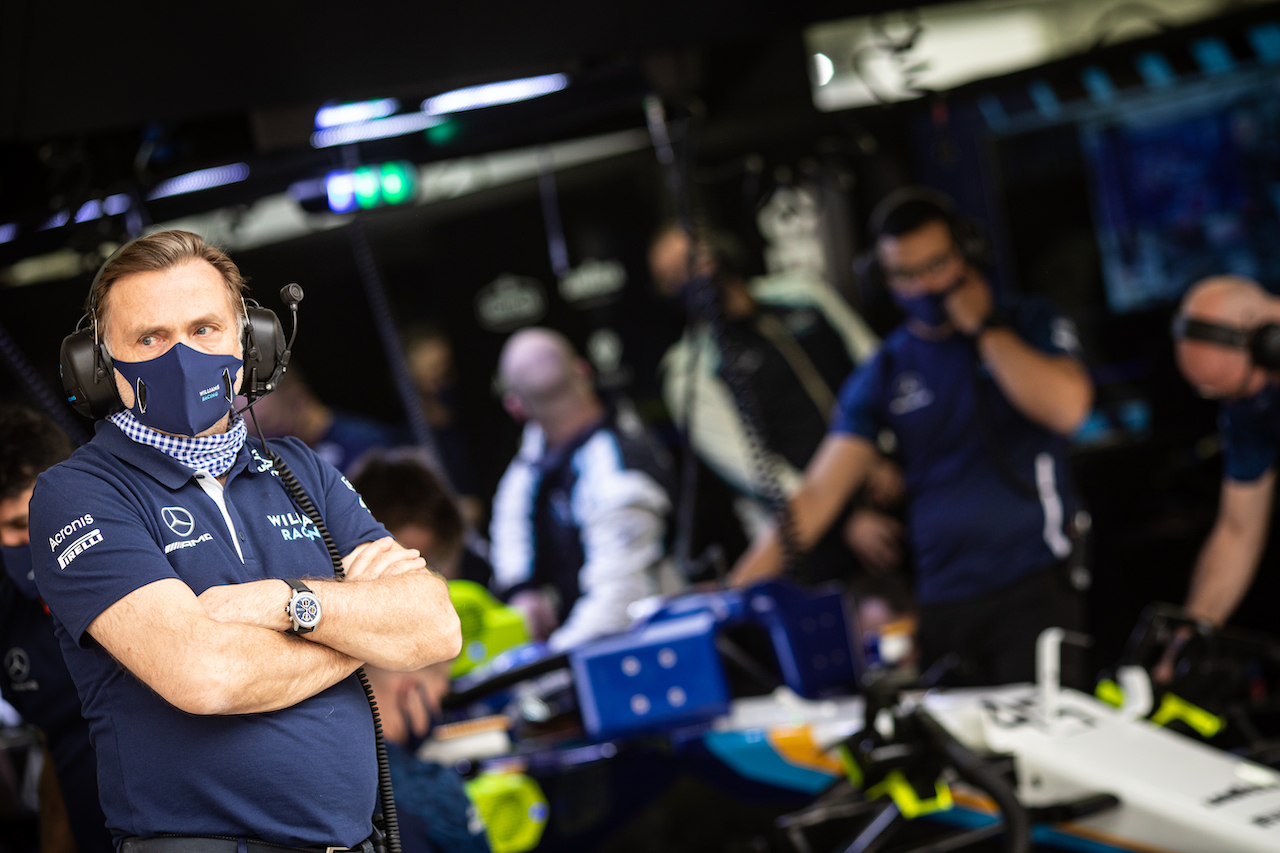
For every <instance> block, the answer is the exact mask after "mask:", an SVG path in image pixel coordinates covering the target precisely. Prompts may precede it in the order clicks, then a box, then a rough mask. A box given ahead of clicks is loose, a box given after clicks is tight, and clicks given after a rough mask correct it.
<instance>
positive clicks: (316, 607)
mask: <svg viewBox="0 0 1280 853" xmlns="http://www.w3.org/2000/svg"><path fill="white" fill-rule="evenodd" d="M291 603H292V605H293V619H294V621H295V622H297V623H298V625H299V626H300V627H303V628H312V627H315V624H316V623H317V622H319V621H320V601H319V600H318V599H317V598H316V597H315V596H314V595H312V594H311V593H309V592H301V593H298V594H297V595H295V596H294V598H293V601H292V602H291Z"/></svg>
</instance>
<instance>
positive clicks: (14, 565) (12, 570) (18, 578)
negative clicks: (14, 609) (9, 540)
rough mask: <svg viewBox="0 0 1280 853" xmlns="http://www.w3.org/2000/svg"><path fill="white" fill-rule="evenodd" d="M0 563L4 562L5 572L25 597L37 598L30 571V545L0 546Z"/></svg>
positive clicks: (38, 595) (37, 594)
mask: <svg viewBox="0 0 1280 853" xmlns="http://www.w3.org/2000/svg"><path fill="white" fill-rule="evenodd" d="M0 563H4V571H5V574H7V575H8V576H9V578H10V579H11V580H12V581H13V582H14V583H15V584H16V585H17V587H18V589H19V590H21V592H22V594H23V595H25V596H26V597H27V598H39V597H40V591H39V590H38V589H36V579H35V576H34V575H33V574H32V571H31V546H30V545H14V546H13V547H11V548H0Z"/></svg>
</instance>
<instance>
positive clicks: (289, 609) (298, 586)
mask: <svg viewBox="0 0 1280 853" xmlns="http://www.w3.org/2000/svg"><path fill="white" fill-rule="evenodd" d="M281 580H283V581H284V582H285V583H287V584H288V585H289V586H291V587H293V595H291V596H289V601H288V603H287V604H285V606H284V611H285V613H286V614H287V615H288V616H289V621H290V622H291V623H292V624H293V627H292V628H288V629H286V630H285V633H286V634H293V635H294V636H295V637H296V636H301V635H302V634H310V633H311V632H312V631H314V630H315V625H309V626H308V625H300V624H299V623H298V620H297V619H296V618H295V614H294V604H295V602H297V600H298V596H300V595H303V594H306V595H309V596H310V597H311V598H312V599H314V604H315V607H316V610H317V612H316V618H317V619H319V617H320V614H319V607H320V600H319V599H318V598H316V594H315V593H314V592H312V591H311V587H309V586H307V585H306V584H305V583H303V582H302V581H300V580H298V579H297V578H281Z"/></svg>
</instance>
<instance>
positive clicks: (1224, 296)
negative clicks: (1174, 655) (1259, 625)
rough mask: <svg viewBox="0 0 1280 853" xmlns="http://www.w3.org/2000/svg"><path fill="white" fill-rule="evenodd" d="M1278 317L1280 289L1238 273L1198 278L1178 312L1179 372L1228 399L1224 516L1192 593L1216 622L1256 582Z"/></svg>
mask: <svg viewBox="0 0 1280 853" xmlns="http://www.w3.org/2000/svg"><path fill="white" fill-rule="evenodd" d="M1276 324H1280V299H1278V298H1276V297H1275V296H1272V295H1271V294H1269V293H1267V292H1266V291H1265V290H1263V289H1262V288H1261V287H1260V286H1258V284H1257V283H1256V282H1254V281H1251V280H1249V279H1246V278H1240V277H1238V276H1214V277H1212V278H1207V279H1204V280H1203V281H1201V282H1199V283H1197V284H1196V285H1194V286H1193V287H1192V288H1191V289H1190V290H1189V291H1187V295H1186V296H1185V297H1184V299H1183V303H1182V308H1181V310H1180V311H1179V313H1178V317H1177V319H1176V320H1175V322H1174V330H1173V331H1174V337H1175V338H1176V340H1177V357H1178V367H1179V368H1180V369H1181V371H1182V375H1183V376H1184V377H1186V380H1187V381H1188V382H1190V383H1191V385H1192V386H1193V387H1194V388H1195V389H1196V390H1197V391H1198V392H1199V393H1200V394H1201V395H1202V396H1205V397H1210V398H1214V399H1218V400H1221V401H1222V408H1221V434H1222V494H1221V499H1220V500H1219V502H1218V517H1217V520H1216V521H1215V523H1214V525H1213V530H1212V531H1211V532H1210V534H1209V538H1208V539H1207V540H1206V541H1205V544H1204V547H1203V548H1202V549H1201V551H1200V557H1199V559H1197V560H1196V565H1195V570H1194V572H1193V573H1192V577H1191V589H1190V591H1189V592H1188V594H1187V602H1186V608H1187V610H1188V611H1190V613H1191V615H1192V616H1194V617H1196V618H1198V619H1201V620H1204V621H1206V622H1209V623H1211V624H1213V625H1215V626H1221V625H1223V624H1224V623H1225V622H1226V621H1227V620H1228V619H1230V618H1231V614H1232V613H1233V612H1235V609H1236V607H1237V606H1239V604H1240V601H1241V599H1243V598H1244V595H1245V593H1246V592H1247V591H1248V589H1249V585H1250V583H1252V582H1253V575H1254V572H1255V571H1256V570H1257V568H1258V560H1259V558H1260V557H1261V556H1262V549H1263V547H1264V546H1265V545H1266V542H1267V532H1268V529H1269V527H1270V524H1271V503H1272V495H1273V493H1274V491H1275V483H1276V453H1277V448H1280V388H1277V385H1276V380H1277V378H1280V326H1277V325H1276ZM1171 674H1172V673H1171V671H1165V672H1164V673H1163V675H1164V676H1165V677H1167V676H1168V675H1171Z"/></svg>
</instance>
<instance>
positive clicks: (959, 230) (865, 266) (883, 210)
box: [853, 187, 991, 293]
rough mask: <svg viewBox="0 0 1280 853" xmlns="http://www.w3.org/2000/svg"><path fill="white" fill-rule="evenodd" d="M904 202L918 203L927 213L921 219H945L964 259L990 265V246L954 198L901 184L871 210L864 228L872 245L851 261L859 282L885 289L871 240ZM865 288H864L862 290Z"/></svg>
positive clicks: (881, 269)
mask: <svg viewBox="0 0 1280 853" xmlns="http://www.w3.org/2000/svg"><path fill="white" fill-rule="evenodd" d="M908 205H914V206H918V207H919V208H920V210H921V212H922V213H925V214H927V215H926V216H925V217H924V218H923V219H922V220H921V222H922V224H923V222H928V221H932V220H935V219H940V220H942V221H943V222H945V223H946V225H947V229H948V230H949V231H950V232H951V239H952V241H953V242H954V243H955V245H956V248H958V249H959V250H960V254H961V256H962V257H963V258H964V260H965V263H967V264H969V265H970V266H973V267H977V268H978V269H985V268H986V267H988V266H990V265H991V247H990V245H989V244H988V243H987V238H986V237H985V236H984V235H983V234H982V232H981V231H980V230H978V228H977V226H975V225H974V224H973V223H972V222H970V221H969V220H968V219H967V218H965V217H964V216H963V215H961V213H960V211H959V210H957V209H956V206H955V202H953V201H952V200H951V199H950V198H949V197H948V196H946V195H945V194H943V193H940V192H938V191H937V190H934V189H930V188H929V187H901V188H899V189H896V190H894V191H893V192H891V193H889V195H887V196H885V197H884V199H882V200H881V201H880V203H879V204H877V205H876V206H875V208H874V209H873V210H872V211H871V216H870V217H869V218H868V220H867V231H868V233H869V234H870V236H871V239H872V246H871V248H870V249H868V250H866V251H865V252H863V253H862V254H860V255H859V256H858V257H857V258H856V259H854V262H853V270H854V275H855V277H856V280H857V281H858V282H859V283H860V284H861V285H862V286H863V287H869V288H871V289H872V290H873V291H874V290H878V291H879V292H880V293H887V292H888V282H887V281H886V280H885V275H884V268H883V267H882V266H881V265H880V256H879V255H878V254H877V252H876V247H875V245H874V242H875V241H876V240H877V239H879V238H880V237H881V236H883V235H884V233H885V226H886V225H888V224H889V222H890V221H891V220H892V219H893V218H894V216H895V215H896V214H897V213H899V212H900V211H901V210H902V209H903V208H904V207H907V206H908ZM864 292H865V291H864Z"/></svg>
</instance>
